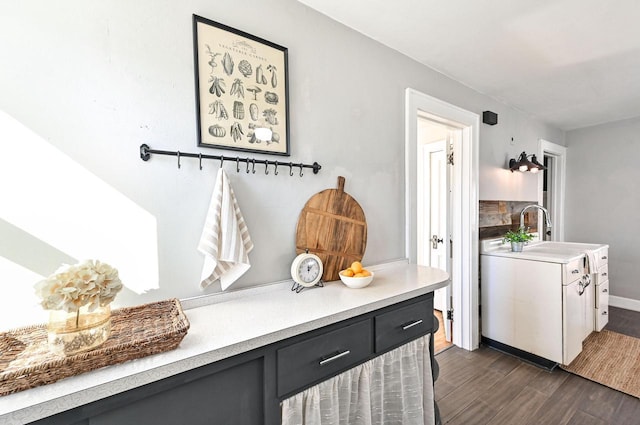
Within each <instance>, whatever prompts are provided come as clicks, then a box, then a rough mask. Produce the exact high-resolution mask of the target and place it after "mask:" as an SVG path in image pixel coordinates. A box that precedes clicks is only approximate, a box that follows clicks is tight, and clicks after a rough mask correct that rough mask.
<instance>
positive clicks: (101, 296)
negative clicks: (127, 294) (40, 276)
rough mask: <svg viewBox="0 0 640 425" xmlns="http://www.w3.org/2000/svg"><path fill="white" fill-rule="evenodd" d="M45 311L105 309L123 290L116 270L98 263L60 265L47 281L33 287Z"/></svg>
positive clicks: (85, 262) (90, 261)
mask: <svg viewBox="0 0 640 425" xmlns="http://www.w3.org/2000/svg"><path fill="white" fill-rule="evenodd" d="M35 289H36V294H37V295H38V296H39V297H40V298H42V302H41V305H42V307H43V308H44V309H45V310H64V311H66V312H69V313H73V312H78V311H79V309H80V307H82V306H85V305H89V307H88V309H89V311H94V310H95V309H96V308H98V306H100V307H104V306H106V305H108V304H109V303H111V301H113V300H114V298H115V297H116V295H117V294H118V292H120V290H121V289H122V282H121V281H120V277H119V276H118V270H116V269H114V268H113V267H111V266H110V265H108V264H106V263H101V262H100V261H97V260H95V261H94V260H86V261H83V262H81V263H78V264H75V265H71V266H70V265H67V264H65V265H63V266H62V267H60V268H59V269H58V270H56V271H55V273H53V274H52V275H51V276H49V277H48V278H46V279H44V280H41V281H40V282H38V283H36V285H35Z"/></svg>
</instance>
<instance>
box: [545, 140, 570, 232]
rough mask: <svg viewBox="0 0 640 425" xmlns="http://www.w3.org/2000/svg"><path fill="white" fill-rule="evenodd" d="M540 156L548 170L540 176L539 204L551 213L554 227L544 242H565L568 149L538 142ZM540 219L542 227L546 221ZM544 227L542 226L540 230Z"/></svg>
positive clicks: (547, 142) (549, 230) (546, 142)
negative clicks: (565, 191)
mask: <svg viewBox="0 0 640 425" xmlns="http://www.w3.org/2000/svg"><path fill="white" fill-rule="evenodd" d="M538 154H539V156H540V158H543V159H544V163H543V164H544V166H545V167H546V170H544V171H543V172H542V173H540V174H539V176H538V204H540V205H542V206H543V207H545V208H546V209H547V211H549V217H550V218H551V223H552V224H553V226H552V227H551V229H547V231H546V233H545V234H543V235H542V236H543V239H544V240H550V241H564V190H565V168H566V155H567V148H566V147H564V146H560V145H557V144H555V143H552V142H549V141H547V140H543V139H540V140H539V142H538ZM541 218H542V217H539V218H538V223H539V225H540V226H541V224H542V223H544V221H542V220H541ZM542 228H543V227H542V226H541V227H540V229H542Z"/></svg>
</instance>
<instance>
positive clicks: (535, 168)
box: [529, 167, 540, 174]
mask: <svg viewBox="0 0 640 425" xmlns="http://www.w3.org/2000/svg"><path fill="white" fill-rule="evenodd" d="M529 171H531V172H532V173H533V174H535V173H537V172H538V171H540V169H539V168H538V167H533V168H531V169H530V170H529Z"/></svg>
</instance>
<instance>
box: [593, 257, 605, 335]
mask: <svg viewBox="0 0 640 425" xmlns="http://www.w3.org/2000/svg"><path fill="white" fill-rule="evenodd" d="M595 256H596V264H597V266H598V276H597V278H596V279H595V280H596V286H595V311H594V312H595V314H594V319H595V320H594V326H595V330H596V331H598V332H600V331H601V330H602V329H603V328H604V327H605V326H606V324H607V323H609V249H608V248H607V247H604V248H601V249H599V250H597V251H596V252H595Z"/></svg>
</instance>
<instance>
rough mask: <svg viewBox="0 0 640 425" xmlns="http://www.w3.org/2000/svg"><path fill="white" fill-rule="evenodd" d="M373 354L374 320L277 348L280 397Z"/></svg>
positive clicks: (325, 377) (347, 367)
mask: <svg viewBox="0 0 640 425" xmlns="http://www.w3.org/2000/svg"><path fill="white" fill-rule="evenodd" d="M372 353H373V336H372V328H371V319H367V320H363V321H361V322H357V323H354V324H352V325H349V326H346V327H344V328H341V329H337V330H335V331H331V332H327V333H325V334H322V335H319V336H316V337H313V338H309V339H307V340H304V341H301V342H298V343H294V344H292V345H290V346H288V347H284V348H281V349H279V350H278V351H277V363H278V396H283V395H285V394H288V393H291V392H293V391H296V390H302V389H303V388H305V387H308V386H310V385H313V384H315V383H317V382H320V381H323V380H325V379H327V378H330V377H331V376H333V375H335V374H336V373H339V372H341V371H343V370H346V369H349V368H350V367H352V366H355V365H356V364H358V363H361V362H362V361H364V360H365V359H367V358H368V357H369V356H370V355H371V354H372Z"/></svg>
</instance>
